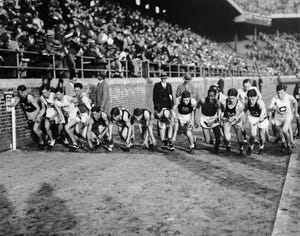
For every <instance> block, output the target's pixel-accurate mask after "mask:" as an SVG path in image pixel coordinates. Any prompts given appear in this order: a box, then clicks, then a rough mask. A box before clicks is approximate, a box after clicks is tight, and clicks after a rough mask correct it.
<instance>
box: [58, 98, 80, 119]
mask: <svg viewBox="0 0 300 236" xmlns="http://www.w3.org/2000/svg"><path fill="white" fill-rule="evenodd" d="M71 99H72V97H71V96H68V95H64V96H63V98H62V100H61V101H59V100H55V104H56V105H57V106H58V107H60V108H61V111H62V113H63V114H64V115H65V116H68V115H69V114H70V113H72V112H75V113H76V112H77V111H78V109H77V107H76V106H75V104H74V103H73V102H71Z"/></svg>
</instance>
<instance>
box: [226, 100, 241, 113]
mask: <svg viewBox="0 0 300 236" xmlns="http://www.w3.org/2000/svg"><path fill="white" fill-rule="evenodd" d="M238 103H239V101H237V102H236V104H235V105H234V107H232V108H229V101H228V99H226V106H225V110H224V117H225V118H229V117H233V116H235V115H236V107H237V105H238Z"/></svg>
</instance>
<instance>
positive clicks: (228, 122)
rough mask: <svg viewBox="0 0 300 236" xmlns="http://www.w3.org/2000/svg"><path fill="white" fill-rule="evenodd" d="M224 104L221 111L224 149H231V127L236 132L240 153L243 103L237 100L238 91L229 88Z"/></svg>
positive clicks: (241, 150)
mask: <svg viewBox="0 0 300 236" xmlns="http://www.w3.org/2000/svg"><path fill="white" fill-rule="evenodd" d="M227 96H228V98H227V99H226V105H225V109H224V113H223V118H222V120H223V127H224V137H225V145H226V151H227V152H230V151H231V129H232V128H233V129H234V131H235V133H236V138H237V142H238V144H239V151H240V154H242V153H243V137H242V120H241V117H242V116H243V115H244V105H243V104H242V103H241V102H240V101H239V100H238V91H237V90H236V89H235V88H231V89H229V90H228V93H227Z"/></svg>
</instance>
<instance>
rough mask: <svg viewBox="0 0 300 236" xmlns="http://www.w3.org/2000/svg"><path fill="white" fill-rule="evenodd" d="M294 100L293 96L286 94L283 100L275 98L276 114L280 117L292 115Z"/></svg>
mask: <svg viewBox="0 0 300 236" xmlns="http://www.w3.org/2000/svg"><path fill="white" fill-rule="evenodd" d="M292 99H294V98H293V97H292V96H291V95H289V94H286V96H285V98H284V99H283V100H281V99H279V97H278V96H276V97H275V101H274V105H275V106H276V113H278V114H279V115H292V110H291V100H292Z"/></svg>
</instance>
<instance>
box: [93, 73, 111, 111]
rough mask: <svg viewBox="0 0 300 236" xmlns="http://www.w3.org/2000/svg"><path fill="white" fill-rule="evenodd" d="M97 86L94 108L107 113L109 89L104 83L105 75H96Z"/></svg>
mask: <svg viewBox="0 0 300 236" xmlns="http://www.w3.org/2000/svg"><path fill="white" fill-rule="evenodd" d="M97 78H98V84H97V86H96V88H95V106H96V107H100V109H101V110H102V111H105V112H106V113H109V87H108V84H107V83H106V81H105V74H104V73H101V72H98V73H97Z"/></svg>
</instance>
